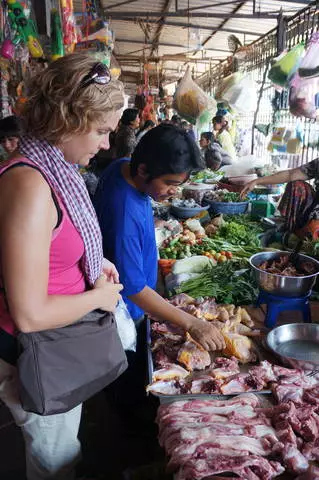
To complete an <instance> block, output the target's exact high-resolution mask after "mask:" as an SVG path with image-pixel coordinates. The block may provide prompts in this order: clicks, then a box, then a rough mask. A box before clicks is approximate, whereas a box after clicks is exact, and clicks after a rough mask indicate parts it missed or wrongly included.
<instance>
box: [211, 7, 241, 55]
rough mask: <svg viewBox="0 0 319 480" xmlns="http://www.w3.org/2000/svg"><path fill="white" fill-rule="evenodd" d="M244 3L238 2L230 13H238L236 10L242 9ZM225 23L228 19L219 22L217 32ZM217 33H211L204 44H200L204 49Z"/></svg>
mask: <svg viewBox="0 0 319 480" xmlns="http://www.w3.org/2000/svg"><path fill="white" fill-rule="evenodd" d="M245 3H246V2H245V1H242V2H240V3H239V4H238V5H237V6H236V7H235V8H234V10H233V11H232V13H234V14H236V12H238V10H240V9H241V7H242V6H243V5H245ZM227 22H228V19H226V18H225V20H223V21H222V22H221V24H220V26H219V27H218V28H217V31H218V30H219V29H221V28H223V27H224V26H225V25H226V23H227ZM217 31H215V32H212V33H211V34H210V35H209V36H208V37H207V38H206V40H204V42H203V43H202V46H203V47H205V45H206V44H207V43H208V42H209V41H210V40H211V39H212V38H213V37H214V36H215V35H216V33H217Z"/></svg>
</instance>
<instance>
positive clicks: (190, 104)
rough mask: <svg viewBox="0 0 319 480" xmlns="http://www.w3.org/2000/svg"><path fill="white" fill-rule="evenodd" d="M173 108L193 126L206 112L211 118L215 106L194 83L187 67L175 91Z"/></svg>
mask: <svg viewBox="0 0 319 480" xmlns="http://www.w3.org/2000/svg"><path fill="white" fill-rule="evenodd" d="M173 108H175V110H176V111H177V112H178V113H179V115H180V116H181V117H183V118H185V120H187V121H188V122H190V123H191V124H192V125H195V124H196V122H197V121H200V119H201V117H202V118H203V116H205V115H207V112H211V115H212V117H213V116H214V115H215V113H216V110H217V104H216V102H215V100H214V99H213V98H211V97H209V96H208V95H207V94H206V93H205V92H204V91H203V90H202V89H201V88H200V87H199V86H198V85H197V84H196V83H195V82H194V80H193V79H192V76H191V72H190V68H189V67H188V68H187V70H186V72H185V75H184V77H183V78H182V80H181V81H180V84H179V85H178V87H177V89H176V92H175V96H174V103H173Z"/></svg>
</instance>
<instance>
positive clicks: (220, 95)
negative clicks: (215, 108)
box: [215, 72, 243, 101]
mask: <svg viewBox="0 0 319 480" xmlns="http://www.w3.org/2000/svg"><path fill="white" fill-rule="evenodd" d="M242 78H243V74H242V73H241V72H236V73H232V74H231V75H228V77H225V78H223V80H222V82H221V83H220V85H219V86H218V88H217V90H216V93H215V97H216V99H217V100H218V101H223V99H224V95H225V94H227V92H228V91H229V90H231V89H232V88H233V87H234V86H235V85H236V84H237V83H238V82H240V80H241V79H242Z"/></svg>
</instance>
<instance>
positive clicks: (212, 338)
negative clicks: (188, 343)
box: [188, 317, 226, 350]
mask: <svg viewBox="0 0 319 480" xmlns="http://www.w3.org/2000/svg"><path fill="white" fill-rule="evenodd" d="M188 332H189V334H190V335H191V337H192V338H193V339H194V340H196V342H198V343H200V344H201V346H202V347H203V348H205V350H223V349H224V348H225V347H226V345H225V341H224V337H223V336H222V334H221V333H220V331H219V330H218V329H217V328H216V327H214V325H212V324H211V323H209V322H206V321H205V320H200V319H199V318H195V317H194V320H193V321H192V324H191V326H190V327H189V329H188Z"/></svg>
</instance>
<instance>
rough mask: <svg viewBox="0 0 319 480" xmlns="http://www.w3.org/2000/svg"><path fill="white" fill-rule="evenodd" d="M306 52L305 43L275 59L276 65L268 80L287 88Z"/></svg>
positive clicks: (273, 66) (270, 71) (271, 69)
mask: <svg viewBox="0 0 319 480" xmlns="http://www.w3.org/2000/svg"><path fill="white" fill-rule="evenodd" d="M304 51H305V44H304V42H300V43H298V45H295V46H294V47H293V48H292V49H291V50H289V52H287V51H286V50H285V51H284V52H282V53H281V55H279V57H277V58H276V59H275V63H274V64H273V65H272V67H271V68H270V70H269V73H268V78H269V80H271V81H272V82H273V83H274V85H279V86H280V87H286V86H287V85H288V82H289V79H290V78H291V77H292V76H293V75H294V73H295V72H296V71H297V70H298V67H299V65H300V62H301V59H302V57H303V54H304Z"/></svg>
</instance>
